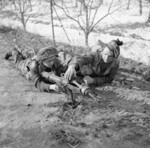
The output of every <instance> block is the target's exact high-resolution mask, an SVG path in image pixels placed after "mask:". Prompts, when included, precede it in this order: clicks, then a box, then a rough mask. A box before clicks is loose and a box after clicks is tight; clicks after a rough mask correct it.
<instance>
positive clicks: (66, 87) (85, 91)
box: [48, 73, 97, 102]
mask: <svg viewBox="0 0 150 148" xmlns="http://www.w3.org/2000/svg"><path fill="white" fill-rule="evenodd" d="M48 78H49V80H50V81H52V82H55V83H56V84H57V85H58V86H59V87H60V88H62V92H63V93H65V94H67V95H69V94H70V95H71V100H72V102H75V94H76V93H78V94H81V95H83V96H89V97H91V98H92V99H94V100H97V98H96V96H95V94H93V93H92V92H91V89H90V88H89V87H88V86H86V85H81V84H79V83H78V82H77V81H76V80H72V81H68V80H67V79H65V78H63V77H59V76H56V75H55V74H53V73H49V77H48Z"/></svg>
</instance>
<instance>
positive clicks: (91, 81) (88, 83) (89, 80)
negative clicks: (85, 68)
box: [84, 76, 94, 85]
mask: <svg viewBox="0 0 150 148" xmlns="http://www.w3.org/2000/svg"><path fill="white" fill-rule="evenodd" d="M84 82H85V84H86V85H91V84H93V83H94V78H92V77H90V76H85V77H84Z"/></svg>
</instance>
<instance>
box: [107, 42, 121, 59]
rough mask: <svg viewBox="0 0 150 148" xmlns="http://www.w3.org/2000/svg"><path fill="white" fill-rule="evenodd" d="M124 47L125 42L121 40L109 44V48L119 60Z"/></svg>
mask: <svg viewBox="0 0 150 148" xmlns="http://www.w3.org/2000/svg"><path fill="white" fill-rule="evenodd" d="M121 45H123V42H122V41H120V40H119V39H117V40H112V41H110V42H109V43H108V44H107V47H108V48H109V49H110V50H111V51H113V53H114V57H115V58H117V57H118V56H119V55H120V46H121Z"/></svg>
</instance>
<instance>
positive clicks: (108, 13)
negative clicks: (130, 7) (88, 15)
mask: <svg viewBox="0 0 150 148" xmlns="http://www.w3.org/2000/svg"><path fill="white" fill-rule="evenodd" d="M125 5H126V4H125ZM125 5H123V6H125ZM123 6H121V7H119V8H116V9H115V10H113V11H112V12H110V9H108V12H107V14H105V15H104V16H103V17H102V18H100V19H99V20H98V21H97V22H96V23H95V24H94V25H93V26H91V29H90V31H93V29H94V27H95V26H96V25H97V24H98V23H99V22H100V21H101V20H103V19H104V18H105V17H107V16H108V15H111V14H113V13H114V12H116V11H118V10H119V9H121V8H122V7H123Z"/></svg>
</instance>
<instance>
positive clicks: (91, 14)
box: [55, 0, 121, 46]
mask: <svg viewBox="0 0 150 148" xmlns="http://www.w3.org/2000/svg"><path fill="white" fill-rule="evenodd" d="M80 2H82V5H83V8H84V9H83V10H82V11H83V13H84V14H83V15H80V13H79V14H76V16H75V15H73V14H72V12H69V11H70V10H69V8H68V7H67V5H66V4H64V5H63V6H62V5H58V4H56V3H55V5H56V6H57V7H59V8H61V9H62V10H63V12H64V13H65V15H66V16H67V17H68V18H70V19H71V20H73V21H75V22H76V23H77V24H78V26H79V27H80V29H81V30H82V31H83V32H84V36H85V45H86V46H88V44H89V43H88V38H89V34H90V33H91V32H92V31H93V30H94V28H95V27H96V25H97V24H98V23H100V22H101V21H102V20H103V19H104V18H106V17H107V16H109V15H111V14H112V13H114V12H116V11H117V10H119V9H120V8H121V6H119V7H117V8H114V7H113V0H111V2H110V4H109V6H108V8H107V12H106V13H105V14H104V15H103V16H102V17H101V18H98V19H97V18H96V17H97V14H98V11H99V9H100V8H101V5H102V4H103V0H80ZM112 8H113V9H112Z"/></svg>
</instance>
